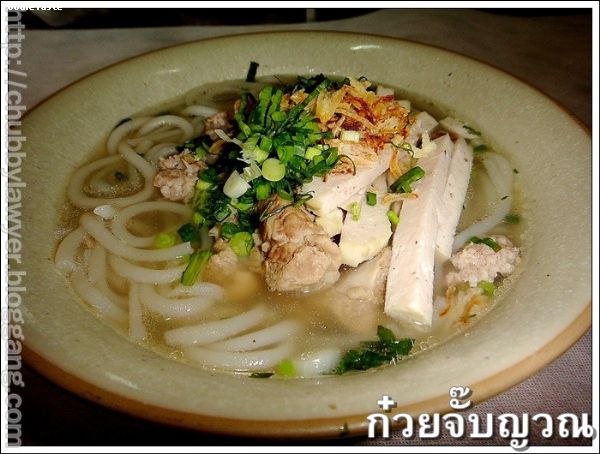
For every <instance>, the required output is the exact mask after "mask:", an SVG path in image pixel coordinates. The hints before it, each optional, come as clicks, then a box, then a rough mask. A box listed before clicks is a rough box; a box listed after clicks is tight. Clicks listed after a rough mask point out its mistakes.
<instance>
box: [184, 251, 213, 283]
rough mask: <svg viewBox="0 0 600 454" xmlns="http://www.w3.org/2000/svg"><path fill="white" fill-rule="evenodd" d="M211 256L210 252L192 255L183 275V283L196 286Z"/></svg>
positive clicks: (199, 252) (198, 252)
mask: <svg viewBox="0 0 600 454" xmlns="http://www.w3.org/2000/svg"><path fill="white" fill-rule="evenodd" d="M211 255H212V253H211V252H210V251H197V252H194V253H193V254H192V255H190V261H189V262H188V265H187V267H186V268H185V271H184V272H183V274H182V275H181V283H182V284H183V285H188V286H189V285H194V284H195V283H196V281H197V280H198V277H199V276H200V274H202V271H203V270H204V267H205V266H206V263H207V262H208V259H210V256H211Z"/></svg>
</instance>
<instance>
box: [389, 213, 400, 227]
mask: <svg viewBox="0 0 600 454" xmlns="http://www.w3.org/2000/svg"><path fill="white" fill-rule="evenodd" d="M387 217H388V219H389V220H390V223H391V224H392V225H398V223H399V222H400V218H399V217H398V215H397V214H396V212H395V211H393V210H389V211H388V212H387Z"/></svg>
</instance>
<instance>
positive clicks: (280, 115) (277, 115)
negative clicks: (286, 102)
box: [271, 110, 287, 123]
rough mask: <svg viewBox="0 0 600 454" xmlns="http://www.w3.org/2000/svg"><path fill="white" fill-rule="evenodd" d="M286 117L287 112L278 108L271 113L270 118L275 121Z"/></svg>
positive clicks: (277, 121) (278, 121)
mask: <svg viewBox="0 0 600 454" xmlns="http://www.w3.org/2000/svg"><path fill="white" fill-rule="evenodd" d="M286 117H287V114H286V113H285V112H281V111H279V110H278V111H276V112H273V113H272V114H271V119H272V120H273V121H274V122H276V123H280V122H282V121H283V120H285V119H286Z"/></svg>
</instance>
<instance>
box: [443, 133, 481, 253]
mask: <svg viewBox="0 0 600 454" xmlns="http://www.w3.org/2000/svg"><path fill="white" fill-rule="evenodd" d="M472 166H473V149H472V148H471V146H470V145H468V144H467V142H466V141H465V140H464V139H458V140H457V141H456V144H455V145H454V151H453V152H452V158H451V159H450V167H449V169H448V179H447V181H446V189H445V190H444V197H443V199H442V204H441V205H440V209H439V212H438V221H439V228H438V235H437V249H438V251H439V253H440V258H441V259H442V260H443V261H446V260H448V259H449V258H450V256H451V255H452V244H453V243H454V235H455V234H456V226H457V225H458V221H459V219H460V215H461V214H462V210H463V204H464V203H465V197H466V195H467V189H468V187H469V178H470V176H471V167H472Z"/></svg>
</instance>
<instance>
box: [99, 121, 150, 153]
mask: <svg viewBox="0 0 600 454" xmlns="http://www.w3.org/2000/svg"><path fill="white" fill-rule="evenodd" d="M151 118H152V117H140V118H134V119H133V120H129V121H126V122H125V123H123V124H122V125H119V126H117V127H116V128H115V129H113V131H112V132H111V133H110V136H108V140H107V141H106V149H107V151H108V154H115V153H116V152H117V147H118V145H119V143H120V142H121V141H122V140H123V138H124V137H125V136H126V135H127V134H129V133H130V132H132V131H134V130H136V129H138V128H139V127H140V126H142V125H143V124H145V123H147V122H148V121H149V120H150V119H151Z"/></svg>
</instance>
